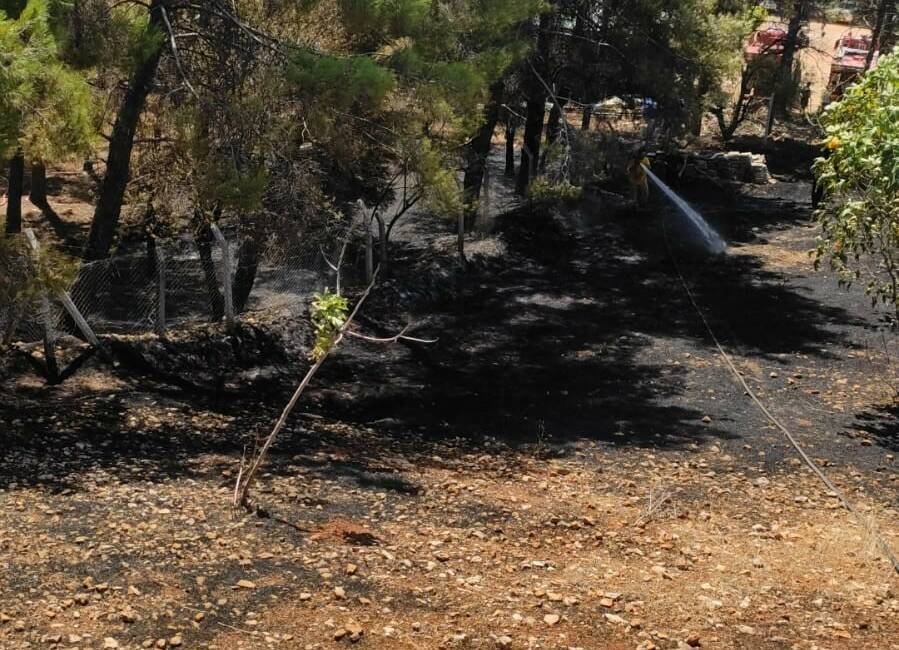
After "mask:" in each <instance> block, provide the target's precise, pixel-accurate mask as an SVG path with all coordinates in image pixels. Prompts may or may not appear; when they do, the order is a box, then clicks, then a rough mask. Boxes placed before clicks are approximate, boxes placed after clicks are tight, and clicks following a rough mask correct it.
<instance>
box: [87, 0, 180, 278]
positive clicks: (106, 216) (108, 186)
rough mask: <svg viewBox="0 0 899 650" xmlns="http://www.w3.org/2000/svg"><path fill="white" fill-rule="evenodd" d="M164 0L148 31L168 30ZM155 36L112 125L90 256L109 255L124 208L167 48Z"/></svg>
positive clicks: (154, 1)
mask: <svg viewBox="0 0 899 650" xmlns="http://www.w3.org/2000/svg"><path fill="white" fill-rule="evenodd" d="M162 4H163V0H151V2H150V8H149V13H150V20H149V23H148V25H147V33H148V34H156V33H164V32H165V29H166V27H165V22H164V20H163V17H162V11H160V9H161V8H162ZM154 40H155V42H156V43H158V45H157V46H156V47H155V48H154V49H153V50H152V51H151V52H149V53H148V54H146V55H145V58H144V59H143V60H142V61H140V62H139V63H138V65H137V68H136V69H135V71H134V75H133V76H132V78H131V82H130V83H129V85H128V90H127V91H126V93H125V97H124V99H123V100H122V105H121V106H120V107H119V113H118V115H117V116H116V121H115V125H114V126H113V128H112V137H111V138H110V140H109V153H108V154H107V157H106V176H105V177H104V178H103V184H102V185H101V187H100V195H99V198H98V200H97V208H96V210H95V211H94V218H93V221H92V223H91V230H90V234H89V235H88V242H87V249H86V250H85V254H84V257H85V259H86V260H98V259H104V258H106V257H109V249H110V248H111V247H112V242H113V239H114V238H115V234H116V230H117V228H118V224H119V217H120V216H121V212H122V201H123V200H124V197H125V189H126V187H127V185H128V179H129V177H130V170H131V150H132V149H133V147H134V135H135V133H136V131H137V126H138V122H139V121H140V116H141V113H142V112H143V108H144V103H145V102H146V99H147V95H149V94H150V90H151V89H152V88H153V80H154V78H155V77H156V69H157V67H158V66H159V59H160V57H161V56H162V51H163V41H162V40H161V39H158V38H155V37H154Z"/></svg>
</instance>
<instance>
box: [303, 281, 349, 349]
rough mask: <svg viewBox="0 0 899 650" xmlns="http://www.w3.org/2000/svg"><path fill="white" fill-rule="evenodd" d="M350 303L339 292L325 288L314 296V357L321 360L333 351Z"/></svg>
mask: <svg viewBox="0 0 899 650" xmlns="http://www.w3.org/2000/svg"><path fill="white" fill-rule="evenodd" d="M348 311H349V303H348V302H347V299H346V298H345V297H344V296H342V295H340V294H339V293H333V292H331V291H330V290H325V291H324V292H323V293H316V294H315V295H314V296H313V298H312V327H313V330H314V334H315V339H314V344H313V347H312V353H311V356H312V359H313V360H314V361H321V360H322V359H323V358H325V356H327V354H328V353H329V352H330V351H331V348H332V347H333V346H334V342H335V341H336V340H337V336H338V335H339V334H340V328H342V327H343V325H344V323H346V319H347V313H348Z"/></svg>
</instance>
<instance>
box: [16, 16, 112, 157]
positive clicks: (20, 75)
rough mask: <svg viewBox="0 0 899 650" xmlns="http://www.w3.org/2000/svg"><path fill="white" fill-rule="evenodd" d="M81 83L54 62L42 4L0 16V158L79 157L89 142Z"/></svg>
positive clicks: (87, 100) (87, 98) (88, 111)
mask: <svg viewBox="0 0 899 650" xmlns="http://www.w3.org/2000/svg"><path fill="white" fill-rule="evenodd" d="M93 135H94V132H93V116H92V98H91V92H90V87H89V86H88V85H87V82H86V80H85V79H84V78H83V76H81V75H80V74H78V73H77V72H75V71H73V70H72V69H70V68H69V67H68V66H66V65H64V64H63V63H61V62H60V60H59V50H58V46H57V42H56V39H55V37H54V34H53V31H52V29H51V25H50V14H49V9H48V2H47V0H29V2H28V4H27V5H26V6H25V8H24V10H23V11H22V13H21V14H20V15H19V17H18V18H17V19H15V20H13V19H9V18H2V16H0V158H6V157H8V156H10V155H11V154H12V153H13V152H14V151H15V150H17V149H19V150H22V151H24V153H25V155H26V156H28V157H29V158H31V159H34V160H43V161H46V160H55V159H59V158H64V157H67V156H69V155H73V154H77V153H83V152H85V151H86V150H88V149H89V147H90V145H91V142H92V138H93Z"/></svg>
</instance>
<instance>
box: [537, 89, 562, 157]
mask: <svg viewBox="0 0 899 650" xmlns="http://www.w3.org/2000/svg"><path fill="white" fill-rule="evenodd" d="M559 104H560V102H559V101H553V107H552V108H551V109H550V111H549V120H548V121H547V123H546V149H544V150H543V154H542V155H541V156H540V171H543V170H545V169H546V157H547V155H548V154H549V149H550V147H552V146H553V145H554V144H555V143H556V141H557V140H558V139H559V132H560V131H561V130H562V119H563V118H562V109H561V107H560V105H559Z"/></svg>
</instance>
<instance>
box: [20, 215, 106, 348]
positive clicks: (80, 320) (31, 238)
mask: <svg viewBox="0 0 899 650" xmlns="http://www.w3.org/2000/svg"><path fill="white" fill-rule="evenodd" d="M25 237H26V238H27V239H28V244H29V245H30V246H31V250H33V251H34V254H35V258H36V259H37V258H40V254H41V245H40V244H39V243H38V241H37V237H36V236H35V234H34V231H33V230H32V229H31V228H25ZM56 297H57V298H59V301H60V302H61V303H62V306H63V307H65V309H66V311H67V312H69V316H71V317H72V320H74V321H75V325H76V326H77V327H78V329H79V330H81V333H82V334H83V335H84V338H85V339H87V342H88V343H90V344H91V345H94V346H99V345H100V339H98V338H97V335H96V334H94V330H92V329H91V326H90V325H88V323H87V320H85V318H84V316H82V315H81V312H80V311H78V307H76V306H75V303H74V302H72V298H71V297H70V296H69V294H68V293H67V292H66V291H63V290H60V291H59V292H57V294H56ZM45 299H46V300H47V309H48V310H49V307H50V300H49V298H47V297H46V296H45ZM48 313H49V311H48ZM49 325H50V326H52V323H50V324H49Z"/></svg>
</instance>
